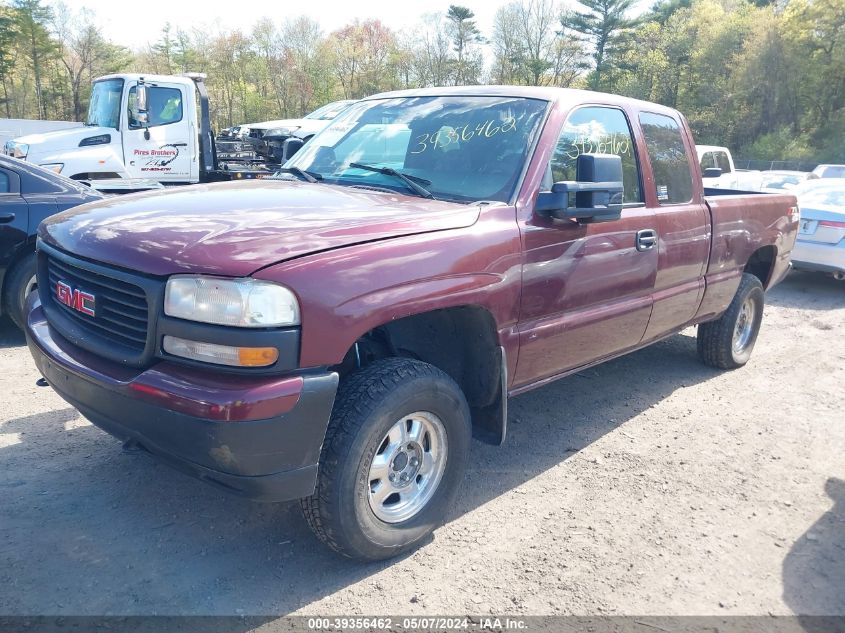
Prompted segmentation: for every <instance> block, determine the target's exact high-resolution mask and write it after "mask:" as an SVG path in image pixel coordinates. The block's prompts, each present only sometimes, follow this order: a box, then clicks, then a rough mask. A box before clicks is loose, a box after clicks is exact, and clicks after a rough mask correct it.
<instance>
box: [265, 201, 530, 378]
mask: <svg viewBox="0 0 845 633" xmlns="http://www.w3.org/2000/svg"><path fill="white" fill-rule="evenodd" d="M521 264H522V262H521V251H520V241H519V231H518V228H517V226H516V222H515V217H514V210H513V208H507V207H501V208H498V209H489V210H488V211H487V212H486V213H485V215H484V217H483V218H482V219H481V220H480V221H479V222H478V223H477V224H475V225H473V226H471V227H467V228H462V229H455V230H448V231H439V232H434V233H427V234H422V235H413V236H408V237H403V238H396V239H392V240H386V241H384V242H375V243H370V244H359V245H357V246H351V247H347V248H342V249H338V250H334V251H328V252H324V253H317V254H315V255H311V256H308V257H303V258H300V259H297V260H293V261H291V262H286V263H282V264H278V265H276V266H273V267H271V268H267V269H264V270H262V271H260V272H259V273H257V274H256V275H255V276H256V277H258V278H261V279H267V280H271V281H277V282H279V283H283V284H285V285H287V286H288V287H289V288H291V289H292V290H293V291H294V292H295V293H296V295H297V297H298V299H299V302H300V309H301V316H302V339H301V341H302V343H301V349H300V366H302V367H323V366H331V365H335V364H338V363H340V362H341V361H342V360H343V358H344V356H345V355H346V353H347V352H348V350H349V349H350V348H351V347H352V345H353V344H354V343H355V341H357V340H358V339H359V338H360V337H361V336H363V335H364V334H366V333H367V332H369V331H371V330H372V329H374V328H376V327H378V326H380V325H384V324H385V323H390V322H392V321H395V320H397V319H401V318H404V317H408V316H412V315H415V314H421V313H424V312H429V311H432V310H439V309H444V308H453V307H461V306H478V307H482V308H484V309H486V310H487V311H488V312H489V313H490V314H491V315H492V317H493V319H494V320H495V322H496V329H497V331H498V334H499V339H500V344H501V345H504V346H505V347H506V351H507V352H508V354H509V355H511V354H512V358H513V359H514V360H515V359H516V354H515V350H513V351H512V349H511V344H510V342H509V341H508V340H503V339H509V338H510V337H509V336H508V332H509V331H511V330H515V324H516V320H517V317H518V312H519V296H520V279H521ZM513 338H514V340H515V338H516V337H515V335H514V337H513Z"/></svg>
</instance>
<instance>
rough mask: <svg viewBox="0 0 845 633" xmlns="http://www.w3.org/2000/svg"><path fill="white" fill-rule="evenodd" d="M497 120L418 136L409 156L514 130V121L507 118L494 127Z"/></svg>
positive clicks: (447, 128) (444, 127) (441, 129)
mask: <svg viewBox="0 0 845 633" xmlns="http://www.w3.org/2000/svg"><path fill="white" fill-rule="evenodd" d="M496 123H497V120H495V119H488V120H487V121H483V122H482V123H479V124H478V125H476V126H475V128H472V127H470V124H469V123H467V124H465V125H463V126H461V127H450V126H446V125H444V126H443V127H441V128H440V129H439V130H437V131H436V132H434V133H433V134H420V135H419V136H417V138H416V141H417V143H416V148H415V149H413V150H411V154H422V153H423V152H424V151H426V150H427V149H428V148H429V147H430V148H432V149H438V148H441V147H447V146H449V145H451V144H452V143H457V142H459V141H463V142H466V141H469V140H471V139H473V138H491V137H493V136H496V135H497V134H500V133H507V132H513V131H514V130H515V129H516V119H515V118H514V117H509V118H507V119H505V120H504V121H503V122H502V124H501V125H496Z"/></svg>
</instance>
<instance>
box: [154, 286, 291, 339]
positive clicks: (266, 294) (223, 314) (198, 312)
mask: <svg viewBox="0 0 845 633" xmlns="http://www.w3.org/2000/svg"><path fill="white" fill-rule="evenodd" d="M164 313H165V314H167V315H169V316H172V317H178V318H180V319H187V320H189V321H199V322H201V323H213V324H215V325H231V326H235V327H279V326H285V325H298V324H299V303H298V302H297V300H296V297H295V296H294V294H293V293H292V292H291V291H290V290H288V289H287V288H285V287H284V286H280V285H278V284H274V283H271V282H269V281H259V280H257V279H251V278H244V279H223V278H221V277H202V276H197V275H177V276H174V277H171V278H170V280H169V281H168V282H167V289H166V290H165V293H164Z"/></svg>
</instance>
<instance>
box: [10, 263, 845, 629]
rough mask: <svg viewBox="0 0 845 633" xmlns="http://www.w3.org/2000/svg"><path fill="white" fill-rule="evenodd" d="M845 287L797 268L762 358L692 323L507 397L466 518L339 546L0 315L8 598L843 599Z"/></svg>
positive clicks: (209, 605)
mask: <svg viewBox="0 0 845 633" xmlns="http://www.w3.org/2000/svg"><path fill="white" fill-rule="evenodd" d="M843 332H845V284H842V283H837V282H834V281H833V280H831V279H828V278H824V277H820V276H814V275H807V274H798V273H793V275H792V276H790V278H789V279H788V280H787V281H786V282H784V283H783V284H782V285H781V286H779V287H778V288H776V289H775V290H774V291H772V292H771V293H770V295H769V297H768V306H767V308H766V317H765V319H764V322H763V331H762V334H761V336H760V339H759V341H758V343H757V348H756V350H755V352H754V357H753V359H752V361H751V363H750V364H749V365H748V366H747V367H746V368H744V369H742V370H739V371H736V372H733V373H720V372H718V371H715V370H711V369H708V368H706V367H704V366H702V365H700V364H699V363H698V361H697V359H696V356H695V339H694V338H693V335H694V332H693V331H690V332H686V333H684V334H682V335H679V336H676V337H674V338H672V339H670V340H667V341H665V342H663V343H660V344H658V345H656V346H653V347H651V348H650V349H646V350H644V351H641V352H638V353H635V354H632V355H630V356H627V357H625V358H622V359H619V360H617V361H614V362H611V363H608V364H605V365H603V366H600V367H598V368H595V369H591V370H588V371H585V372H583V373H582V374H579V375H576V376H573V377H571V378H569V379H566V380H563V381H561V382H559V383H557V384H554V385H551V386H548V387H546V388H543V389H540V390H538V391H535V392H532V393H529V394H526V395H523V396H520V397H518V398H516V399H514V400H512V401H511V413H510V437H509V440H508V443H507V444H506V445H505V447H503V448H500V449H496V448H493V447H489V446H485V445H482V444H475V445H474V446H473V447H472V459H473V461H472V464H471V466H470V470H469V474H468V475H467V477H466V480H465V483H464V486H463V493H462V495H461V496H460V498H459V500H458V503H457V505H456V507H455V509H454V512H453V516H452V518H451V521H450V522H449V523H448V524H447V525H446V526H444V527H443V528H441V529H439V530H438V531H437V532H436V533H435V535H434V538H433V539H432V540H431V541H430V542H429V543H428V544H426V545H425V546H424V547H422V548H421V549H420V550H419V551H417V552H416V553H414V554H412V555H410V556H408V557H406V558H404V559H402V560H398V561H394V562H392V563H383V564H370V565H361V564H356V563H352V562H349V561H345V560H340V559H338V558H337V557H335V556H334V555H333V554H331V553H330V552H328V551H327V550H325V549H323V548H322V547H321V546H320V545H319V544H318V543H317V541H316V540H315V539H314V538H312V536H311V535H310V533H309V532H308V529H307V528H306V526H305V524H304V521H303V520H302V519H301V518H300V516H299V513H298V509H297V508H296V507H295V506H293V505H289V506H286V505H261V504H255V503H252V502H249V501H244V500H240V499H237V498H234V497H231V496H227V495H225V494H223V493H219V492H217V491H215V490H213V489H212V488H210V487H208V486H206V485H204V484H202V483H199V482H196V481H193V480H191V479H189V478H187V477H185V476H183V475H181V474H178V473H175V472H172V471H171V470H169V469H168V468H167V467H165V466H163V465H159V464H157V463H156V462H154V461H153V460H152V459H150V458H149V457H147V456H145V455H131V454H124V453H122V452H121V450H120V445H119V444H118V443H117V442H116V441H115V440H113V439H111V438H110V437H109V436H107V435H106V434H104V433H102V432H101V431H99V430H98V429H96V428H95V427H93V426H91V425H90V424H89V423H88V422H87V421H85V420H84V419H83V418H81V417H80V416H79V415H78V414H77V413H76V411H75V410H74V409H72V408H70V407H69V406H68V405H67V404H66V403H64V402H63V401H62V400H60V399H59V398H58V397H57V396H56V395H55V394H54V393H53V392H52V391H51V390H49V389H38V388H36V387H35V380H36V378H37V377H38V376H37V373H36V371H35V368H34V366H33V364H32V361H31V360H30V357H29V354H28V352H27V350H26V348H25V347H24V345H23V340H22V337H21V336H20V335H18V334H17V333H16V332H15V331H14V330H13V329H12V328H11V326H9V325H8V324H5V323H4V325H3V326H2V329H0V393H2V394H3V399H2V411H0V614H153V613H155V614H287V613H293V612H297V613H307V614H359V613H369V614H379V613H380V614H397V613H402V614H427V615H432V614H443V613H453V614H457V613H477V614H483V613H488V612H492V613H497V614H503V613H510V614H557V613H560V614H585V615H586V614H589V615H598V614H665V615H686V614H766V613H773V614H788V613H802V614H811V613H813V614H845V590H843V587H845V415H843V406H845V389H843V385H845V336H843Z"/></svg>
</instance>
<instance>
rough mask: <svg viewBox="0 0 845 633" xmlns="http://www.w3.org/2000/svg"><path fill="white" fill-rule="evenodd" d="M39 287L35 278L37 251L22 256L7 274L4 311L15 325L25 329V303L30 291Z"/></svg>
mask: <svg viewBox="0 0 845 633" xmlns="http://www.w3.org/2000/svg"><path fill="white" fill-rule="evenodd" d="M37 287H38V284H37V282H36V279H35V253H29V254H28V255H25V256H24V257H22V258H21V259H20V260H18V262H17V263H16V264H15V265H14V267H13V268H12V270H11V271H9V272H8V273H7V274H6V283H5V288H4V291H3V311H4V312H5V313H6V314H8V315H9V317H10V318H11V319H12V321H13V322H14V324H15V325H17V326H18V327H19V328H21V329H23V328H24V325H25V324H26V315H25V314H24V305H25V304H26V298H27V297H28V296H29V293H31V292H34V291H35V289H36V288H37Z"/></svg>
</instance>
